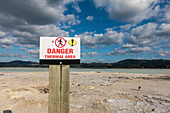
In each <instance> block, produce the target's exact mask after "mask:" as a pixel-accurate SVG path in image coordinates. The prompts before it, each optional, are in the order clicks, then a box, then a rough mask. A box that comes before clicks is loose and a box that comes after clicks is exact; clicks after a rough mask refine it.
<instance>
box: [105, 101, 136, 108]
mask: <svg viewBox="0 0 170 113" xmlns="http://www.w3.org/2000/svg"><path fill="white" fill-rule="evenodd" d="M103 101H104V102H106V103H108V104H109V105H111V106H114V107H116V108H119V109H126V110H127V109H130V106H131V105H132V104H133V103H132V102H131V100H129V99H104V100H103Z"/></svg>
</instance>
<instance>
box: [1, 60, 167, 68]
mask: <svg viewBox="0 0 170 113" xmlns="http://www.w3.org/2000/svg"><path fill="white" fill-rule="evenodd" d="M0 67H48V65H40V64H39V63H37V62H31V61H20V60H16V61H11V62H0ZM71 67H72V68H162V69H163V68H164V69H170V60H163V59H155V60H136V59H127V60H122V61H119V62H116V63H81V64H80V65H71Z"/></svg>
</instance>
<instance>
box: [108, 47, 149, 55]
mask: <svg viewBox="0 0 170 113" xmlns="http://www.w3.org/2000/svg"><path fill="white" fill-rule="evenodd" d="M151 50H152V48H150V47H147V46H146V47H132V48H128V49H122V48H116V49H114V50H113V51H111V52H108V53H106V55H127V54H137V53H147V52H150V51H151Z"/></svg>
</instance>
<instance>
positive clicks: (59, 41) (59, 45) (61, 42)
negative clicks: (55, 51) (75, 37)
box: [55, 37, 66, 48]
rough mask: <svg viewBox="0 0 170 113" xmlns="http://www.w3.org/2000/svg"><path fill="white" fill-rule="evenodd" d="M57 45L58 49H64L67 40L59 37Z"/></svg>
mask: <svg viewBox="0 0 170 113" xmlns="http://www.w3.org/2000/svg"><path fill="white" fill-rule="evenodd" d="M55 45H56V46H57V47H58V48H63V47H64V46H65V45H66V40H65V39H64V38H63V37H58V38H57V39H56V40H55Z"/></svg>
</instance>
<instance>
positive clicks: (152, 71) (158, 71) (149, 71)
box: [0, 68, 170, 74]
mask: <svg viewBox="0 0 170 113" xmlns="http://www.w3.org/2000/svg"><path fill="white" fill-rule="evenodd" d="M48 71H49V69H48V68H0V72H48ZM70 71H71V72H89V71H104V72H122V73H140V74H170V69H75V68H71V69H70Z"/></svg>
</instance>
